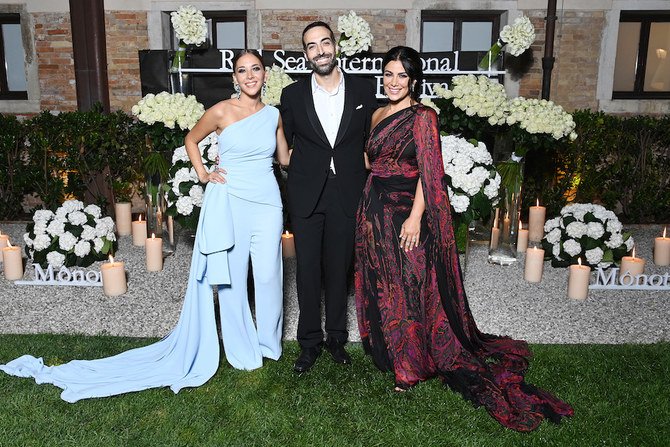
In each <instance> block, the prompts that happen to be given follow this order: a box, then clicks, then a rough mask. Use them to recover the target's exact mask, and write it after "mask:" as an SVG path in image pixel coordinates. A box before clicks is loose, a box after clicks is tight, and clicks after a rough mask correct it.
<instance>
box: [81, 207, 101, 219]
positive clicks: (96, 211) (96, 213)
mask: <svg viewBox="0 0 670 447" xmlns="http://www.w3.org/2000/svg"><path fill="white" fill-rule="evenodd" d="M84 212H85V213H86V214H89V215H91V216H93V217H94V218H95V219H98V218H100V216H102V210H101V209H100V207H99V206H98V205H93V204H91V205H87V206H86V208H84Z"/></svg>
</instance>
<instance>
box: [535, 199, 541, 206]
mask: <svg viewBox="0 0 670 447" xmlns="http://www.w3.org/2000/svg"><path fill="white" fill-rule="evenodd" d="M536 206H540V199H539V198H538V199H537V205H536Z"/></svg>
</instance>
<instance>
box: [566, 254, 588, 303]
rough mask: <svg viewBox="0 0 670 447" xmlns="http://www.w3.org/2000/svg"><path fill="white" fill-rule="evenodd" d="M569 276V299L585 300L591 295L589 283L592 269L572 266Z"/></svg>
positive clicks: (584, 266) (579, 265) (576, 265)
mask: <svg viewBox="0 0 670 447" xmlns="http://www.w3.org/2000/svg"><path fill="white" fill-rule="evenodd" d="M569 270H570V272H569V274H568V298H571V299H573V300H585V299H586V297H587V296H588V295H589V281H590V280H591V267H589V266H588V265H582V259H581V258H579V264H575V265H571V266H570V267H569Z"/></svg>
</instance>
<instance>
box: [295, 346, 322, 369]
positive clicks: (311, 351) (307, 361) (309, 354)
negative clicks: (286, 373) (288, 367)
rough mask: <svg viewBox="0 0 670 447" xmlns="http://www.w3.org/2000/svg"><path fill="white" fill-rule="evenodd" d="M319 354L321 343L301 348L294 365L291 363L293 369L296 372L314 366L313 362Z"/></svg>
mask: <svg viewBox="0 0 670 447" xmlns="http://www.w3.org/2000/svg"><path fill="white" fill-rule="evenodd" d="M319 355H321V345H318V346H313V347H311V348H302V350H301V351H300V355H299V356H298V360H296V361H295V365H293V370H294V371H295V372H297V373H304V372H307V371H309V370H310V369H311V368H312V366H314V362H316V359H317V358H319Z"/></svg>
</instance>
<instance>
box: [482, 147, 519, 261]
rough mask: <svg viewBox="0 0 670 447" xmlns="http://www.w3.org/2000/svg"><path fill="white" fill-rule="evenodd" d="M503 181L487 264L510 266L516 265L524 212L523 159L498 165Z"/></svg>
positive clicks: (494, 218) (495, 213) (495, 212)
mask: <svg viewBox="0 0 670 447" xmlns="http://www.w3.org/2000/svg"><path fill="white" fill-rule="evenodd" d="M496 168H497V169H498V172H499V173H500V176H501V177H502V181H501V182H500V202H499V203H498V207H497V208H496V209H495V211H494V217H493V223H492V228H491V235H492V236H491V239H492V242H493V240H495V243H491V244H490V248H489V256H488V262H489V263H491V264H498V265H511V264H514V263H515V262H516V261H517V251H516V240H517V236H518V233H519V211H520V209H521V186H522V184H523V169H524V162H523V159H519V160H518V161H517V160H516V159H512V160H506V161H502V162H499V163H497V166H496Z"/></svg>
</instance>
